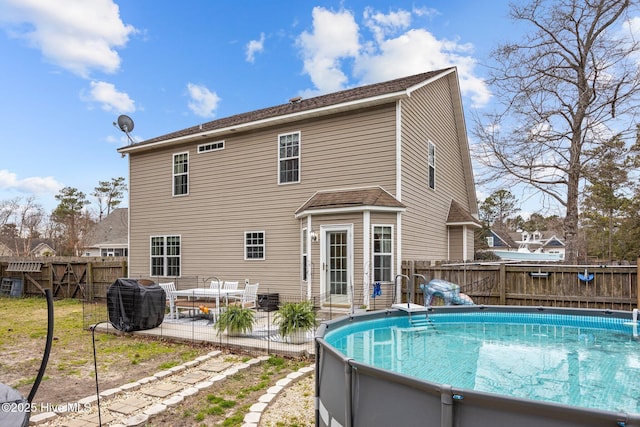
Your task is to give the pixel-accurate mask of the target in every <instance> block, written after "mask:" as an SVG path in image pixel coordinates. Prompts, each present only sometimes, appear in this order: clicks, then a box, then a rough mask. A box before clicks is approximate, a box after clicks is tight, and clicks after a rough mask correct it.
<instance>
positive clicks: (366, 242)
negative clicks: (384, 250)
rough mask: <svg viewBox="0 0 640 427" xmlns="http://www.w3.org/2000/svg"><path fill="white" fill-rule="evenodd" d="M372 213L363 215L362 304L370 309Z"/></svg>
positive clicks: (368, 212)
mask: <svg viewBox="0 0 640 427" xmlns="http://www.w3.org/2000/svg"><path fill="white" fill-rule="evenodd" d="M370 272H371V211H364V212H363V213H362V289H363V292H364V295H363V298H362V304H364V305H365V306H366V307H367V308H368V307H369V290H370V289H371V283H370V274H371V273H370Z"/></svg>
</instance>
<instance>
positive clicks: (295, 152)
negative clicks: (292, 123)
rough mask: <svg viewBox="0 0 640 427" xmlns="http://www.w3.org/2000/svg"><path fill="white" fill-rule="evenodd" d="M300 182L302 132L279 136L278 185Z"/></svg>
mask: <svg viewBox="0 0 640 427" xmlns="http://www.w3.org/2000/svg"><path fill="white" fill-rule="evenodd" d="M292 182H300V132H294V133H288V134H283V135H278V183H279V184H287V183H292Z"/></svg>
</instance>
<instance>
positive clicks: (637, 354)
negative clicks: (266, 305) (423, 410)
mask: <svg viewBox="0 0 640 427" xmlns="http://www.w3.org/2000/svg"><path fill="white" fill-rule="evenodd" d="M420 316H422V318H423V319H424V318H425V315H424V314H420V315H415V314H414V319H415V318H419V317H420ZM625 322H626V323H625ZM637 329H638V327H636V328H635V336H634V328H633V326H631V325H630V324H629V323H628V321H625V320H622V319H616V318H604V317H592V316H576V315H557V314H538V313H517V314H512V313H477V312H476V313H462V314H460V313H457V314H456V313H444V314H430V315H429V324H428V326H426V327H411V325H410V324H409V318H408V317H407V316H400V317H389V318H382V319H377V320H369V321H365V322H354V323H353V324H351V325H349V326H345V327H341V328H338V329H336V330H335V331H331V332H329V333H327V334H326V336H325V339H326V340H327V342H328V343H329V344H331V345H332V346H333V347H335V348H336V349H337V350H338V351H340V352H341V353H343V354H344V355H346V356H347V357H351V358H353V359H355V360H357V361H360V362H363V363H367V364H370V365H373V366H375V367H378V368H382V369H387V370H390V371H394V372H398V373H401V374H404V375H409V376H412V377H417V378H420V379H423V380H426V381H431V382H436V383H443V384H450V385H452V386H454V387H458V388H465V389H471V390H477V391H482V392H486V393H495V394H501V395H507V396H514V397H519V398H525V399H532V400H539V401H547V402H555V403H561V404H567V405H571V406H580V407H587V408H592V409H601V410H607V411H615V412H627V413H640V337H638V336H637Z"/></svg>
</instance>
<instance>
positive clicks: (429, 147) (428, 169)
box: [427, 140, 438, 190]
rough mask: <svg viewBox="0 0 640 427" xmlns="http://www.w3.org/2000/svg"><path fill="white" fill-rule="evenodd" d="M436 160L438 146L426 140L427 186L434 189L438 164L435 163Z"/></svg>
mask: <svg viewBox="0 0 640 427" xmlns="http://www.w3.org/2000/svg"><path fill="white" fill-rule="evenodd" d="M431 147H433V187H432V186H431V180H430V175H431V174H430V173H429V172H430V170H431V163H432V161H431V160H432V159H431ZM437 161H438V147H437V146H436V144H434V143H433V142H431V141H429V140H428V141H427V187H428V188H430V189H432V190H435V189H436V181H437V180H436V172H437V170H438V165H437Z"/></svg>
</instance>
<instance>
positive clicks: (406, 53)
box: [297, 7, 491, 107]
mask: <svg viewBox="0 0 640 427" xmlns="http://www.w3.org/2000/svg"><path fill="white" fill-rule="evenodd" d="M413 13H414V14H416V15H426V14H429V15H433V14H435V12H434V11H432V10H429V11H425V10H423V9H416V10H414V11H413ZM411 17H412V12H409V11H405V10H402V9H400V10H397V11H394V12H390V13H388V14H384V13H381V12H377V11H375V10H373V9H371V8H367V9H366V10H365V11H364V13H363V18H364V24H365V27H366V28H367V29H368V30H370V31H371V34H373V38H372V39H370V40H367V39H365V35H364V34H362V33H361V30H360V27H359V26H358V24H357V23H356V20H355V18H354V16H353V14H352V13H351V12H349V11H346V10H340V11H338V12H332V11H330V10H327V9H324V8H321V7H316V8H314V9H313V31H312V32H311V33H309V32H306V31H305V32H303V33H302V34H300V36H299V37H298V40H297V45H298V47H299V48H300V50H301V54H302V57H303V59H304V72H305V73H307V74H308V75H309V77H310V78H311V81H312V82H313V84H314V85H315V88H316V89H315V90H307V91H305V92H304V95H305V96H309V95H316V94H318V93H328V92H332V91H336V90H340V89H344V88H345V87H348V86H350V84H349V80H350V79H349V76H351V77H352V78H354V79H357V81H355V82H354V83H353V84H351V86H354V85H360V84H368V83H376V82H381V81H385V80H390V79H394V78H398V77H404V76H408V75H411V74H418V73H423V72H426V71H432V70H437V69H441V68H447V67H452V66H456V67H457V69H458V76H459V80H460V89H461V91H462V94H463V95H464V96H467V97H469V98H470V99H471V100H472V102H473V104H474V106H475V107H481V106H484V105H486V104H487V103H488V102H489V98H490V97H491V94H490V92H489V89H488V87H487V85H486V84H485V82H484V81H483V80H482V79H481V78H479V77H478V76H476V74H475V66H476V59H475V58H473V56H471V55H472V53H473V45H472V44H470V43H459V42H458V41H451V40H446V39H438V38H436V37H435V36H434V35H433V34H432V33H431V32H429V31H427V30H426V29H424V28H412V27H411V22H412V21H411ZM348 67H350V68H348Z"/></svg>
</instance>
